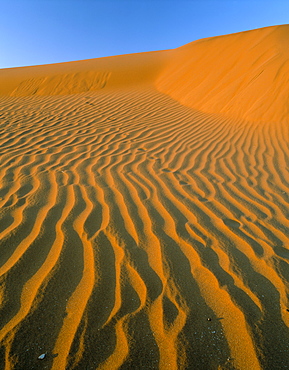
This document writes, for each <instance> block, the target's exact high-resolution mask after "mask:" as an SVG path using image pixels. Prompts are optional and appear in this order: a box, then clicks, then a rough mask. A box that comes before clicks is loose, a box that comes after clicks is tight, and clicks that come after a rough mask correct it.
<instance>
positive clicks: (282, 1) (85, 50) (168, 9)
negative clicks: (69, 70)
mask: <svg viewBox="0 0 289 370" xmlns="http://www.w3.org/2000/svg"><path fill="white" fill-rule="evenodd" d="M0 9H1V11H0V68H9V67H17V66H27V65H37V64H49V63H59V62H65V61H72V60H81V59H90V58H99V57H104V56H111V55H119V54H130V53H137V52H143V51H152V50H164V49H171V48H176V47H178V46H181V45H184V44H186V43H189V42H191V41H194V40H197V39H200V38H204V37H210V36H217V35H223V34H228V33H233V32H239V31H245V30H249V29H254V28H260V27H266V26H271V25H276V24H287V23H289V1H288V0H0Z"/></svg>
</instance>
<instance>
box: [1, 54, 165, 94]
mask: <svg viewBox="0 0 289 370" xmlns="http://www.w3.org/2000/svg"><path fill="white" fill-rule="evenodd" d="M167 53H168V52H166V51H162V52H151V53H141V54H131V55H120V56H115V57H107V58H100V59H89V60H83V61H77V62H67V63H59V64H47V65H41V66H33V67H22V68H7V69H2V70H0V96H1V95H2V96H7V95H9V96H31V95H67V94H79V93H83V92H88V91H95V90H100V89H103V88H104V87H105V88H106V89H109V88H117V87H122V88H123V87H131V86H132V85H141V84H146V85H147V84H149V83H152V81H154V79H155V78H156V76H157V75H158V73H159V71H160V70H161V68H162V67H163V64H164V60H166V55H167Z"/></svg>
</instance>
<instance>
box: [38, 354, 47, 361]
mask: <svg viewBox="0 0 289 370" xmlns="http://www.w3.org/2000/svg"><path fill="white" fill-rule="evenodd" d="M45 356H46V353H42V355H40V356H38V360H44V359H45Z"/></svg>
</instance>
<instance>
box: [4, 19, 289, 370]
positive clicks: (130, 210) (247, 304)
mask: <svg viewBox="0 0 289 370" xmlns="http://www.w3.org/2000/svg"><path fill="white" fill-rule="evenodd" d="M288 40H289V26H286V25H285V26H276V27H268V28H264V29H258V30H254V31H248V32H242V33H238V34H233V35H227V36H221V37H214V38H208V39H204V40H199V41H196V42H193V43H191V44H188V45H185V46H183V47H180V48H178V49H175V50H168V51H160V52H152V53H142V54H134V55H124V56H117V57H110V58H102V59H93V60H86V61H80V62H70V63H61V64H54V65H45V66H36V67H24V68H11V69H3V70H0V101H1V103H0V129H1V136H0V148H1V165H0V277H1V285H0V309H1V311H0V313H1V314H0V318H1V327H0V328H1V329H0V343H1V346H0V368H1V369H3V370H24V369H25V370H26V369H27V370H32V369H53V370H64V369H69V370H70V369H78V370H82V369H101V370H111V369H121V370H125V369H144V370H147V369H161V370H176V369H196V370H203V369H204V370H210V369H212V370H213V369H218V370H221V369H224V370H225V369H241V370H257V369H266V370H275V369H286V368H289V351H288V347H289V344H288V343H289V331H288V326H289V312H288V311H287V310H288V309H289V303H288V293H289V291H288V288H289V286H288V281H289V265H288V260H289V238H288V234H289V176H288V170H289V160H288V158H289V150H288V141H289V132H288V131H289V125H288V124H289V120H288V114H289V108H288V107H289V105H288V101H289V88H288V87H289V82H288V81H289V52H288V50H289V48H288V46H289V45H288ZM41 355H42V356H41ZM39 356H40V357H39Z"/></svg>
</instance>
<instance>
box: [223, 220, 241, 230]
mask: <svg viewBox="0 0 289 370" xmlns="http://www.w3.org/2000/svg"><path fill="white" fill-rule="evenodd" d="M223 222H224V224H225V225H226V226H228V227H232V228H233V229H239V227H240V226H241V224H240V222H238V221H236V220H231V219H230V218H224V219H223Z"/></svg>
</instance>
